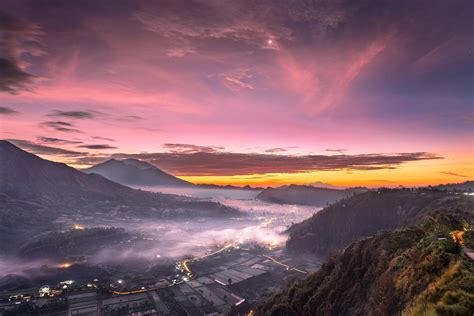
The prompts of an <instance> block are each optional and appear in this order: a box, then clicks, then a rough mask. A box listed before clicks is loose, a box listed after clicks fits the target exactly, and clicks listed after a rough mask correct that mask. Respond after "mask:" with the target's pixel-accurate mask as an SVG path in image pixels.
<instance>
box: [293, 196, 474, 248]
mask: <svg viewBox="0 0 474 316" xmlns="http://www.w3.org/2000/svg"><path fill="white" fill-rule="evenodd" d="M472 202H473V199H472V197H470V196H465V195H461V194H452V193H448V192H442V191H439V190H436V189H379V190H376V191H367V192H365V193H360V194H357V195H354V196H351V197H348V198H345V199H343V200H341V201H339V202H336V203H334V204H332V205H330V206H328V207H326V208H325V209H323V210H321V211H320V212H318V213H316V214H315V215H313V216H312V217H310V218H309V219H307V220H305V221H303V222H301V223H299V224H295V225H293V226H291V227H290V228H289V230H288V231H289V238H288V241H287V248H288V250H290V251H294V252H302V253H313V254H316V255H319V256H325V255H327V254H328V253H330V252H332V251H335V250H339V249H342V248H344V247H346V246H347V245H348V244H349V243H351V242H353V241H355V240H357V239H359V238H362V237H366V236H370V235H373V234H375V233H377V232H379V231H381V230H390V229H395V228H399V227H403V226H405V225H409V224H416V223H419V221H420V220H421V219H422V218H423V216H424V215H426V214H427V213H428V212H430V211H432V210H436V209H440V208H446V207H455V206H465V207H471V208H472V205H473V203H472Z"/></svg>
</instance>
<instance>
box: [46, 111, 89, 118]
mask: <svg viewBox="0 0 474 316" xmlns="http://www.w3.org/2000/svg"><path fill="white" fill-rule="evenodd" d="M97 113H98V112H92V111H60V110H53V111H51V112H50V113H49V114H48V115H47V116H50V117H67V118H71V119H80V120H84V119H94V118H96V117H97Z"/></svg>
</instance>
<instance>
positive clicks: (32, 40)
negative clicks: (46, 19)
mask: <svg viewBox="0 0 474 316" xmlns="http://www.w3.org/2000/svg"><path fill="white" fill-rule="evenodd" d="M0 33H1V34H2V35H1V39H0V74H1V75H0V92H8V93H11V94H16V93H19V92H20V91H21V90H26V89H28V88H29V86H30V84H31V83H32V81H33V78H34V76H33V75H32V74H30V73H29V72H27V71H26V70H25V67H24V65H22V63H21V61H20V56H21V55H22V53H24V52H29V54H30V55H31V56H35V55H38V54H42V50H41V49H39V42H38V37H39V35H40V34H41V32H40V31H39V29H38V27H37V26H35V25H33V24H31V23H28V22H26V21H24V20H20V19H17V18H15V17H13V16H10V15H8V14H6V13H4V12H0ZM25 43H28V45H26V44H25Z"/></svg>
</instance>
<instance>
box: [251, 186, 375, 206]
mask: <svg viewBox="0 0 474 316" xmlns="http://www.w3.org/2000/svg"><path fill="white" fill-rule="evenodd" d="M365 191H367V189H365V188H351V189H345V190H336V189H329V188H320V187H314V186H308V185H294V184H292V185H289V186H282V187H279V188H275V189H274V188H267V189H265V190H263V191H262V192H261V193H260V194H259V195H257V199H258V200H261V201H265V202H271V203H279V204H301V205H311V206H318V207H323V206H326V205H328V204H331V203H334V202H336V201H338V200H341V199H343V198H346V197H349V196H352V195H354V194H358V193H361V192H365Z"/></svg>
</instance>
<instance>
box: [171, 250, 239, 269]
mask: <svg viewBox="0 0 474 316" xmlns="http://www.w3.org/2000/svg"><path fill="white" fill-rule="evenodd" d="M234 246H235V243H230V244H227V245H225V246H224V247H222V248H220V249H218V250H216V251H214V252H211V253H208V254H206V255H202V256H199V257H195V258H186V259H184V260H183V261H181V262H180V264H179V265H180V266H182V267H183V269H184V270H185V271H186V272H187V273H188V274H192V273H193V272H192V271H191V269H190V268H189V266H188V263H189V262H192V261H198V260H201V259H204V258H208V257H211V256H214V255H217V254H218V253H221V252H223V251H226V250H227V249H229V248H232V247H234Z"/></svg>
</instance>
